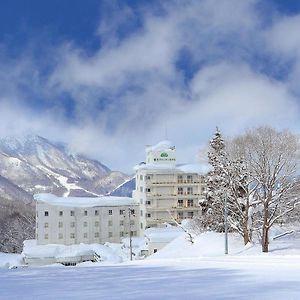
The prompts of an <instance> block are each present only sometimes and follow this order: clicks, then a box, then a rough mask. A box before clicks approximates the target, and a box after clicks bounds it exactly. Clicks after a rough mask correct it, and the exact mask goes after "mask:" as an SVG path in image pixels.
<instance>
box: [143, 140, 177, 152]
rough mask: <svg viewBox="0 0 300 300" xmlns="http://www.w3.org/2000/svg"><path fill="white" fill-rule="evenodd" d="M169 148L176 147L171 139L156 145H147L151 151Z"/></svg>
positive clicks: (147, 150)
mask: <svg viewBox="0 0 300 300" xmlns="http://www.w3.org/2000/svg"><path fill="white" fill-rule="evenodd" d="M168 149H175V147H174V146H173V145H172V143H171V142H170V141H161V142H159V143H158V144H156V145H154V146H147V147H146V152H149V151H164V150H168Z"/></svg>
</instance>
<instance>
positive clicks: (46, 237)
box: [37, 231, 137, 240]
mask: <svg viewBox="0 0 300 300" xmlns="http://www.w3.org/2000/svg"><path fill="white" fill-rule="evenodd" d="M126 234H128V233H126V232H124V231H120V237H124V236H125V235H126ZM131 235H132V236H137V231H131ZM69 237H70V239H75V233H70V236H69ZM94 237H95V238H99V237H100V233H99V232H95V234H94ZM108 237H109V238H112V237H113V233H112V232H109V233H108ZM37 238H38V237H37ZM63 238H64V235H63V234H62V233H59V234H58V239H60V240H61V239H63ZM83 238H85V239H87V238H88V234H87V232H85V233H83ZM44 239H45V240H48V239H49V234H48V233H46V234H45V235H44Z"/></svg>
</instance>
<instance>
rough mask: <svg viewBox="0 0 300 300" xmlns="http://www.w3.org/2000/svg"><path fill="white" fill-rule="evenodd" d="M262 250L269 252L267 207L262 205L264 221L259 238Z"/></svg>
mask: <svg viewBox="0 0 300 300" xmlns="http://www.w3.org/2000/svg"><path fill="white" fill-rule="evenodd" d="M261 247H262V252H269V226H268V207H267V206H265V207H264V223H263V232H262V240H261Z"/></svg>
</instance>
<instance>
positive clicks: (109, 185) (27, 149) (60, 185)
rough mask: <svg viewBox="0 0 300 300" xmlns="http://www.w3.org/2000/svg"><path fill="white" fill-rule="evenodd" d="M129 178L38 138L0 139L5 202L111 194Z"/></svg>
mask: <svg viewBox="0 0 300 300" xmlns="http://www.w3.org/2000/svg"><path fill="white" fill-rule="evenodd" d="M128 179H129V176H127V175H126V174H123V173H121V172H118V171H111V170H110V169H109V168H108V167H106V166H105V165H103V164H101V163H100V162H98V161H96V160H92V159H89V158H87V157H85V156H83V155H72V154H69V153H68V151H67V149H66V148H65V147H64V146H62V145H58V144H55V143H52V142H50V141H49V140H47V139H45V138H43V137H40V136H32V135H30V136H26V137H22V138H16V137H6V138H2V139H0V192H1V194H2V196H3V197H5V198H8V199H19V200H23V201H24V200H25V201H26V200H28V199H31V195H32V194H34V193H40V192H51V193H54V194H56V195H59V196H62V195H64V196H96V195H104V194H107V193H110V192H111V191H113V190H114V189H115V188H116V187H118V186H119V185H120V184H122V183H123V182H124V181H126V180H128Z"/></svg>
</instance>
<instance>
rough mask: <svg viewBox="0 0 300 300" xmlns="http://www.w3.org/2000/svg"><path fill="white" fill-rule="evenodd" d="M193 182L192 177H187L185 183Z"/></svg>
mask: <svg viewBox="0 0 300 300" xmlns="http://www.w3.org/2000/svg"><path fill="white" fill-rule="evenodd" d="M192 181H193V176H192V175H188V176H187V182H188V183H191V182H192Z"/></svg>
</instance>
